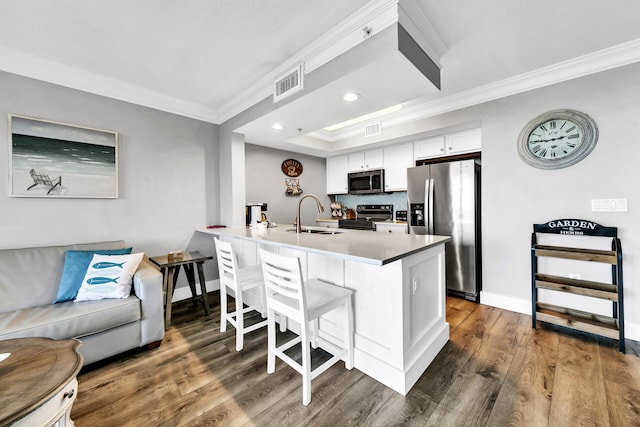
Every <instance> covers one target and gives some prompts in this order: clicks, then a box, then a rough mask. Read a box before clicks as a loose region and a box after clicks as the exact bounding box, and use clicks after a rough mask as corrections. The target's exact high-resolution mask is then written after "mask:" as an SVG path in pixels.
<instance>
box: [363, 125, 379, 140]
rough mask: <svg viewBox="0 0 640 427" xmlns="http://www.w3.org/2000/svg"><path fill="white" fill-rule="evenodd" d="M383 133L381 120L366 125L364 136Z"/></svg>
mask: <svg viewBox="0 0 640 427" xmlns="http://www.w3.org/2000/svg"><path fill="white" fill-rule="evenodd" d="M381 133H382V124H381V123H380V122H376V123H371V124H368V125H366V126H365V127H364V136H365V138H366V137H368V136H375V135H380V134H381Z"/></svg>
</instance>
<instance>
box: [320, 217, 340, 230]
mask: <svg viewBox="0 0 640 427" xmlns="http://www.w3.org/2000/svg"><path fill="white" fill-rule="evenodd" d="M316 225H317V226H318V227H325V228H338V220H337V219H316Z"/></svg>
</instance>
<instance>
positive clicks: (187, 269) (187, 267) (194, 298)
mask: <svg viewBox="0 0 640 427" xmlns="http://www.w3.org/2000/svg"><path fill="white" fill-rule="evenodd" d="M182 268H184V273H185V274H186V275H187V282H188V283H189V288H190V289H191V302H192V303H193V308H196V307H197V306H198V293H197V292H196V277H195V275H194V272H193V264H191V263H189V264H183V265H182Z"/></svg>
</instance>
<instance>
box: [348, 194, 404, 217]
mask: <svg viewBox="0 0 640 427" xmlns="http://www.w3.org/2000/svg"><path fill="white" fill-rule="evenodd" d="M336 201H337V202H341V203H342V206H344V207H345V208H351V209H354V210H355V208H356V206H357V205H393V212H394V214H395V212H396V211H397V210H407V192H406V191H396V192H393V193H382V194H362V195H359V194H338V195H336Z"/></svg>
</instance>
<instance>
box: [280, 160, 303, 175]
mask: <svg viewBox="0 0 640 427" xmlns="http://www.w3.org/2000/svg"><path fill="white" fill-rule="evenodd" d="M281 169H282V173H284V174H285V175H287V176H291V177H296V176H300V174H301V173H302V163H300V162H299V161H297V160H295V159H287V160H285V161H284V162H282V166H281Z"/></svg>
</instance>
